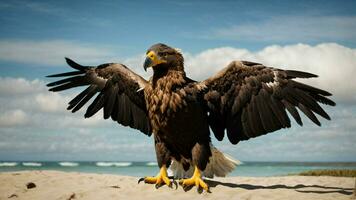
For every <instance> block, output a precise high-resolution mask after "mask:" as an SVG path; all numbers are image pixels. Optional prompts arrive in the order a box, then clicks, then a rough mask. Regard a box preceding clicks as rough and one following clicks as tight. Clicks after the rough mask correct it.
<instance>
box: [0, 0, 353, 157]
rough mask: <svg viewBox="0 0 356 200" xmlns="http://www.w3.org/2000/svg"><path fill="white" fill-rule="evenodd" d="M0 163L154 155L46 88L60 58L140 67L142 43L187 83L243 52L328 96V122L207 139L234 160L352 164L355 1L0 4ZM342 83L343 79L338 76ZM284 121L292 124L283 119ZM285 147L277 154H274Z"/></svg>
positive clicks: (142, 139)
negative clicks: (173, 62)
mask: <svg viewBox="0 0 356 200" xmlns="http://www.w3.org/2000/svg"><path fill="white" fill-rule="evenodd" d="M0 23H1V28H0V29H1V31H0V82H1V84H0V92H1V93H0V103H1V105H2V106H1V107H0V111H1V114H0V141H1V142H0V160H154V159H155V157H154V151H153V144H152V138H148V137H146V136H144V135H142V134H139V133H138V131H135V130H130V129H128V128H124V127H122V126H120V125H117V124H115V123H114V122H111V121H109V120H106V121H105V120H102V119H101V116H100V115H96V116H95V118H94V119H89V120H84V119H83V117H82V115H83V112H79V113H76V114H71V113H69V112H67V111H66V110H65V107H66V103H67V102H68V100H70V98H71V97H73V95H74V94H75V93H76V92H78V90H74V91H69V92H64V93H60V94H52V93H49V92H46V88H45V86H44V85H45V83H46V82H49V80H48V79H46V78H44V76H46V75H48V74H53V73H57V72H62V71H67V70H68V68H67V66H66V65H65V63H64V59H63V57H64V56H67V57H70V58H73V59H75V60H77V61H78V62H79V63H83V64H88V65H97V64H101V63H104V62H122V63H124V64H127V65H128V66H129V67H131V68H132V69H134V70H135V71H137V72H138V73H140V74H142V75H143V76H144V77H149V76H150V73H151V72H144V71H143V70H142V59H143V57H142V56H143V54H144V52H145V51H146V49H147V48H148V47H149V46H151V45H152V44H154V43H157V42H163V43H167V44H169V45H171V46H174V47H177V48H180V49H182V51H183V53H184V56H185V58H186V65H187V67H186V69H187V71H188V74H189V75H191V76H192V77H193V78H195V79H198V80H203V79H204V78H207V77H209V76H210V75H213V74H214V73H215V72H216V71H218V70H219V69H221V68H222V67H224V66H225V65H226V64H227V63H228V62H229V61H232V60H235V59H236V60H238V59H245V60H252V61H259V62H263V63H265V64H267V65H270V66H275V67H280V68H293V69H300V70H307V71H310V72H313V73H316V74H319V75H320V78H319V79H317V80H312V81H309V82H308V83H311V84H314V85H316V86H318V87H322V88H324V89H327V90H329V91H331V92H333V94H334V95H335V97H334V100H336V102H337V103H338V106H337V107H335V108H326V109H327V110H328V111H329V112H330V115H331V117H332V118H333V120H332V121H330V122H329V121H325V120H322V123H323V124H324V125H323V126H322V127H321V128H319V127H316V126H313V125H312V124H311V123H309V122H307V120H305V121H306V122H305V126H304V127H298V126H294V127H293V128H292V129H289V130H281V131H278V132H276V133H273V134H270V135H267V136H263V137H260V138H257V139H253V140H249V141H247V142H242V143H240V144H239V145H237V146H233V145H230V144H229V143H228V142H226V141H225V142H222V143H218V142H217V141H215V140H214V144H215V145H217V146H218V147H219V148H221V149H223V150H224V151H225V152H228V153H229V154H231V155H233V156H234V157H236V158H238V159H241V160H264V161H271V160H282V161H304V160H309V161H313V160H320V161H350V160H351V161H356V156H355V155H356V150H355V149H356V148H355V143H356V135H355V134H354V133H353V132H354V131H355V130H356V127H355V125H354V121H355V120H356V107H355V106H354V105H355V102H356V95H355V94H353V92H351V91H355V89H356V87H355V86H354V85H356V82H355V81H354V79H353V77H352V75H353V74H354V73H353V72H355V73H356V71H355V70H356V50H355V48H356V34H355V32H356V2H355V1H342V2H341V1H297V2H291V1H224V2H223V3H222V2H221V1H177V0H175V1H153V2H148V1H147V2H144V1H101V2H97V1H74V2H73V1H0ZM345 80H348V81H345ZM294 125H295V124H294ZM281 152H285V153H281Z"/></svg>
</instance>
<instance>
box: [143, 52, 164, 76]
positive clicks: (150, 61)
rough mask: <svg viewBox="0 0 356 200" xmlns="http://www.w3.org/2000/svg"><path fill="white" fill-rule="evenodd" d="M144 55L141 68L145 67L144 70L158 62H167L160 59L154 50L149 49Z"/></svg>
mask: <svg viewBox="0 0 356 200" xmlns="http://www.w3.org/2000/svg"><path fill="white" fill-rule="evenodd" d="M146 56H147V57H146V60H145V63H144V64H143V68H144V69H145V71H146V70H147V68H149V67H154V66H156V65H159V64H162V63H166V62H167V61H165V60H162V59H161V57H159V56H158V55H157V54H156V53H155V52H154V51H149V52H148V53H147V54H146Z"/></svg>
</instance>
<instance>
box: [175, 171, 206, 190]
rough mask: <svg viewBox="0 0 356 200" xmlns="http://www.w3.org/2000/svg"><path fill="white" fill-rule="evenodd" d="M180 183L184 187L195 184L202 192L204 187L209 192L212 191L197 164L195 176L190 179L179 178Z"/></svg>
mask: <svg viewBox="0 0 356 200" xmlns="http://www.w3.org/2000/svg"><path fill="white" fill-rule="evenodd" d="M179 184H180V185H182V186H183V188H184V189H186V188H188V187H191V186H194V185H195V186H196V187H197V189H198V191H200V192H201V189H203V190H205V191H207V192H210V190H209V186H208V184H207V183H205V182H204V181H203V179H202V175H201V170H200V169H199V168H198V167H197V166H195V169H194V174H193V176H192V177H191V178H188V179H181V180H179Z"/></svg>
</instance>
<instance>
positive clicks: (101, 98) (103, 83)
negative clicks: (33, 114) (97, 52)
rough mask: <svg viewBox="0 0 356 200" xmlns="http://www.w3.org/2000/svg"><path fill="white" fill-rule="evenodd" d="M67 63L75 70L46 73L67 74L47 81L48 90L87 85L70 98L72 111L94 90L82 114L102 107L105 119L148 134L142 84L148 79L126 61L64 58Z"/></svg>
mask: <svg viewBox="0 0 356 200" xmlns="http://www.w3.org/2000/svg"><path fill="white" fill-rule="evenodd" d="M66 61H67V63H68V65H69V66H71V67H72V68H74V69H76V70H77V71H72V72H66V73H61V74H54V75H50V76H48V77H66V78H64V79H61V80H59V81H55V82H52V83H49V84H47V86H48V87H51V88H50V89H49V91H53V92H58V91H62V90H66V89H70V88H74V87H79V86H88V87H87V88H86V89H85V90H84V91H82V92H81V93H80V94H78V95H77V96H76V97H75V98H74V99H72V100H71V101H70V102H69V106H68V108H67V109H68V110H71V111H72V112H73V113H74V112H76V111H78V110H79V109H80V108H82V107H83V105H84V104H86V103H87V102H88V101H89V100H90V99H91V98H93V97H94V96H95V95H96V94H97V93H98V95H97V96H96V97H95V99H94V100H93V102H92V103H91V104H90V105H89V106H88V108H87V110H86V113H85V117H86V118H88V117H91V116H93V115H94V114H95V113H97V112H98V111H99V110H100V109H102V108H103V109H104V119H107V118H109V117H111V119H113V120H114V121H117V122H118V123H120V124H122V125H124V126H130V127H131V128H135V129H138V130H140V131H141V132H143V133H144V134H146V135H151V127H150V123H149V119H148V115H147V110H146V104H145V100H144V93H143V90H142V89H143V88H144V87H145V86H146V84H148V83H147V81H146V80H145V79H143V78H142V77H141V76H139V75H137V74H135V73H134V72H132V71H131V70H130V69H128V68H127V67H126V66H125V65H122V64H115V63H108V64H102V65H99V66H97V67H85V66H82V65H79V64H77V63H75V62H74V61H72V60H70V59H68V58H66Z"/></svg>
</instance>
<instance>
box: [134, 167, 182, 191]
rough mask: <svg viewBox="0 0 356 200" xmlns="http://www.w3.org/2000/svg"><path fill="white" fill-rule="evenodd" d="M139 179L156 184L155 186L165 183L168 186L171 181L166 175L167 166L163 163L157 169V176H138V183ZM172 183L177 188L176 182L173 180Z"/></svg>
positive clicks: (170, 185)
mask: <svg viewBox="0 0 356 200" xmlns="http://www.w3.org/2000/svg"><path fill="white" fill-rule="evenodd" d="M141 181H144V182H145V183H149V184H156V188H158V187H160V186H162V185H164V184H165V185H167V186H168V187H172V182H171V181H170V180H169V178H168V175H167V167H166V166H165V165H163V166H162V167H161V169H160V171H159V173H158V174H157V176H154V177H152V176H148V177H145V178H140V179H139V180H138V183H140V182H141ZM173 183H174V184H175V186H176V189H177V183H176V182H175V181H173Z"/></svg>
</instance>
